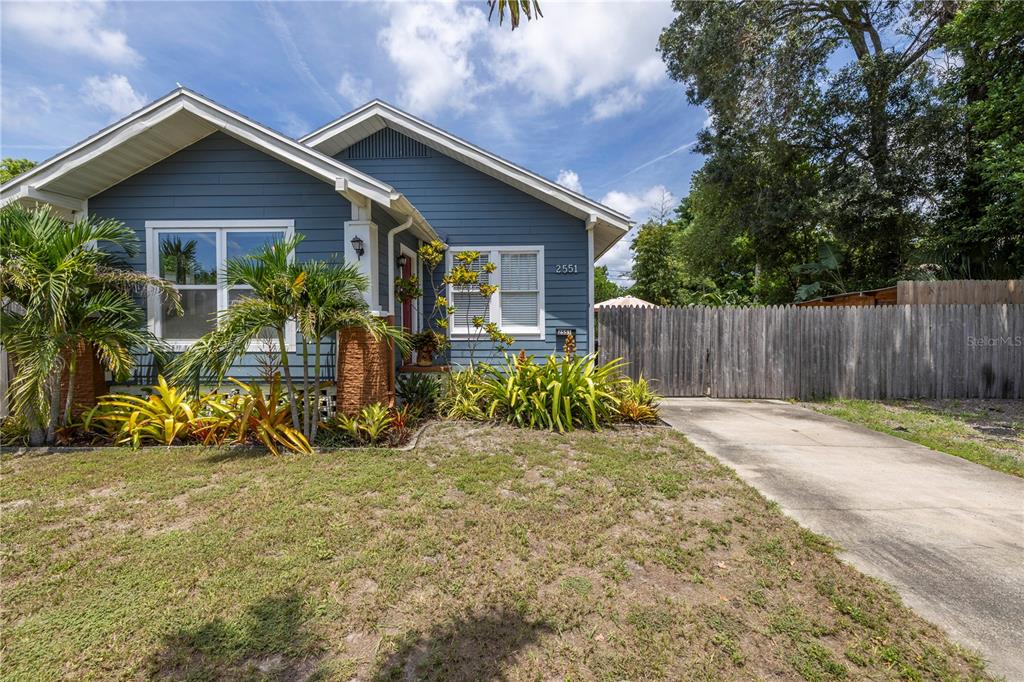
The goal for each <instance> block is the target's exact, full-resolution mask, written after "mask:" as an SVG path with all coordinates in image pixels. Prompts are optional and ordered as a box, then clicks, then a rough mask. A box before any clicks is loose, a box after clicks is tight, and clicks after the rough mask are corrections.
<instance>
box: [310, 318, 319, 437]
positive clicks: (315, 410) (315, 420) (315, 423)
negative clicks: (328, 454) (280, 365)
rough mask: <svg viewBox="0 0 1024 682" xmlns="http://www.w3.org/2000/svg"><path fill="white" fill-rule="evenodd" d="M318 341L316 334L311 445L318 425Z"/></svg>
mask: <svg viewBox="0 0 1024 682" xmlns="http://www.w3.org/2000/svg"><path fill="white" fill-rule="evenodd" d="M320 342H321V339H320V337H319V336H317V339H316V353H315V357H316V360H315V361H314V368H313V372H314V374H313V392H314V393H315V395H314V396H313V426H312V428H311V429H310V436H309V444H310V445H312V444H313V442H314V441H315V440H316V432H317V431H318V430H319V427H320Z"/></svg>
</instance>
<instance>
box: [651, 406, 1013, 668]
mask: <svg viewBox="0 0 1024 682" xmlns="http://www.w3.org/2000/svg"><path fill="white" fill-rule="evenodd" d="M661 416H662V418H663V419H665V421H667V422H668V423H669V424H671V425H672V426H673V427H675V428H676V429H678V430H679V431H682V432H683V433H685V434H686V435H687V436H688V437H689V438H690V440H692V441H693V442H694V443H695V444H696V445H697V446H699V447H701V448H703V449H704V450H706V451H707V452H709V453H711V454H713V455H715V456H716V457H718V458H719V459H720V460H722V461H723V462H724V463H726V464H728V465H729V466H731V467H733V468H734V469H735V470H736V471H737V472H738V473H739V475H740V476H741V477H742V478H743V479H744V480H745V481H747V482H748V483H750V484H751V485H753V486H754V487H756V488H757V489H758V490H760V491H761V492H762V493H763V494H764V495H765V496H767V497H768V498H770V499H772V500H775V501H776V502H778V503H779V504H780V505H781V506H782V508H783V510H785V512H786V513H787V514H789V515H790V516H792V517H793V518H794V519H796V520H797V521H798V522H799V523H801V524H802V525H804V526H805V527H807V528H810V529H811V530H813V531H815V532H818V533H821V534H823V535H827V536H829V537H831V538H832V539H834V540H835V541H836V542H838V543H839V544H840V545H841V546H842V547H843V549H844V552H843V553H842V554H841V556H842V557H843V558H844V559H846V560H847V561H849V562H850V563H851V564H853V565H854V566H856V567H857V568H859V569H860V570H861V571H863V572H865V573H868V574H869V575H873V576H875V577H877V578H881V579H882V580H885V581H888V582H889V583H891V584H892V585H894V586H895V587H896V589H897V590H898V591H899V593H900V595H901V596H902V597H903V599H904V601H905V602H906V603H907V604H908V605H909V606H911V607H912V608H913V609H915V610H916V611H917V612H918V613H920V614H921V615H922V616H924V617H925V618H927V619H928V620H930V621H932V622H933V623H936V624H938V625H939V626H941V627H943V628H945V630H946V631H947V632H948V633H949V634H950V636H951V637H953V639H955V640H957V641H959V642H961V643H963V644H966V645H968V646H970V647H972V648H974V649H976V650H978V651H980V652H981V653H982V654H983V655H984V656H985V658H986V659H987V660H988V661H989V662H990V665H991V669H992V670H993V671H994V672H995V673H997V674H1000V675H1005V676H1006V677H1007V679H1009V680H1024V645H1022V643H1021V635H1022V633H1024V480H1022V479H1020V478H1016V477H1014V476H1010V475H1007V474H1002V473H998V472H995V471H991V470H989V469H986V468H985V467H982V466H979V465H977V464H972V463H971V462H968V461H966V460H963V459H960V458H958V457H952V456H950V455H945V454H943V453H940V452H936V451H934V450H930V449H928V448H926V447H923V446H920V445H915V444H913V443H909V442H907V441H903V440H900V439H898V438H893V437H891V436H887V435H885V434H881V433H877V432H875V431H871V430H869V429H866V428H863V427H860V426H855V425H853V424H849V423H847V422H844V421H841V420H839V419H836V418H834V417H829V416H826V415H822V414H818V413H816V412H813V411H811V410H808V409H806V408H803V407H799V406H796V405H791V404H788V403H784V402H780V401H771V400H749V401H748V400H710V399H705V398H671V399H666V400H665V401H664V403H663V404H662V408H661Z"/></svg>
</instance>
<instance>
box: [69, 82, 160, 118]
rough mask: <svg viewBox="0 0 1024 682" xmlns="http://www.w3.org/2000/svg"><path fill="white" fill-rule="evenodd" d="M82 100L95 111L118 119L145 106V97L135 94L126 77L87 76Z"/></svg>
mask: <svg viewBox="0 0 1024 682" xmlns="http://www.w3.org/2000/svg"><path fill="white" fill-rule="evenodd" d="M82 98H83V99H84V100H85V102H86V103H87V104H89V105H91V106H94V107H96V108H97V109H104V110H106V111H109V112H110V113H111V114H113V115H114V118H120V117H122V116H124V115H125V114H130V113H131V112H133V111H135V110H136V109H140V108H142V106H143V105H145V104H146V101H147V99H146V96H145V95H142V94H139V93H137V92H135V88H133V87H132V84H131V83H130V82H129V81H128V77H127V76H122V75H121V74H111V75H110V76H107V77H106V78H101V77H99V76H89V77H88V78H86V79H85V83H84V84H83V85H82Z"/></svg>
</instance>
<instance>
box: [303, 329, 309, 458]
mask: <svg viewBox="0 0 1024 682" xmlns="http://www.w3.org/2000/svg"><path fill="white" fill-rule="evenodd" d="M302 435H304V436H305V437H306V438H309V341H308V340H307V339H306V335H305V334H303V335H302Z"/></svg>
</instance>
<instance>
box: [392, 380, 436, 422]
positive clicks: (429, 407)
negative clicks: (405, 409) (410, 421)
mask: <svg viewBox="0 0 1024 682" xmlns="http://www.w3.org/2000/svg"><path fill="white" fill-rule="evenodd" d="M397 393H398V398H399V400H401V401H402V404H403V405H410V406H411V407H412V408H413V409H414V410H416V411H417V412H418V413H419V414H420V415H423V416H429V415H431V414H434V411H435V410H436V409H437V401H438V398H440V397H441V382H440V381H438V380H437V379H435V378H434V377H432V376H430V375H429V374H404V375H402V376H401V377H399V378H398V386H397Z"/></svg>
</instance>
